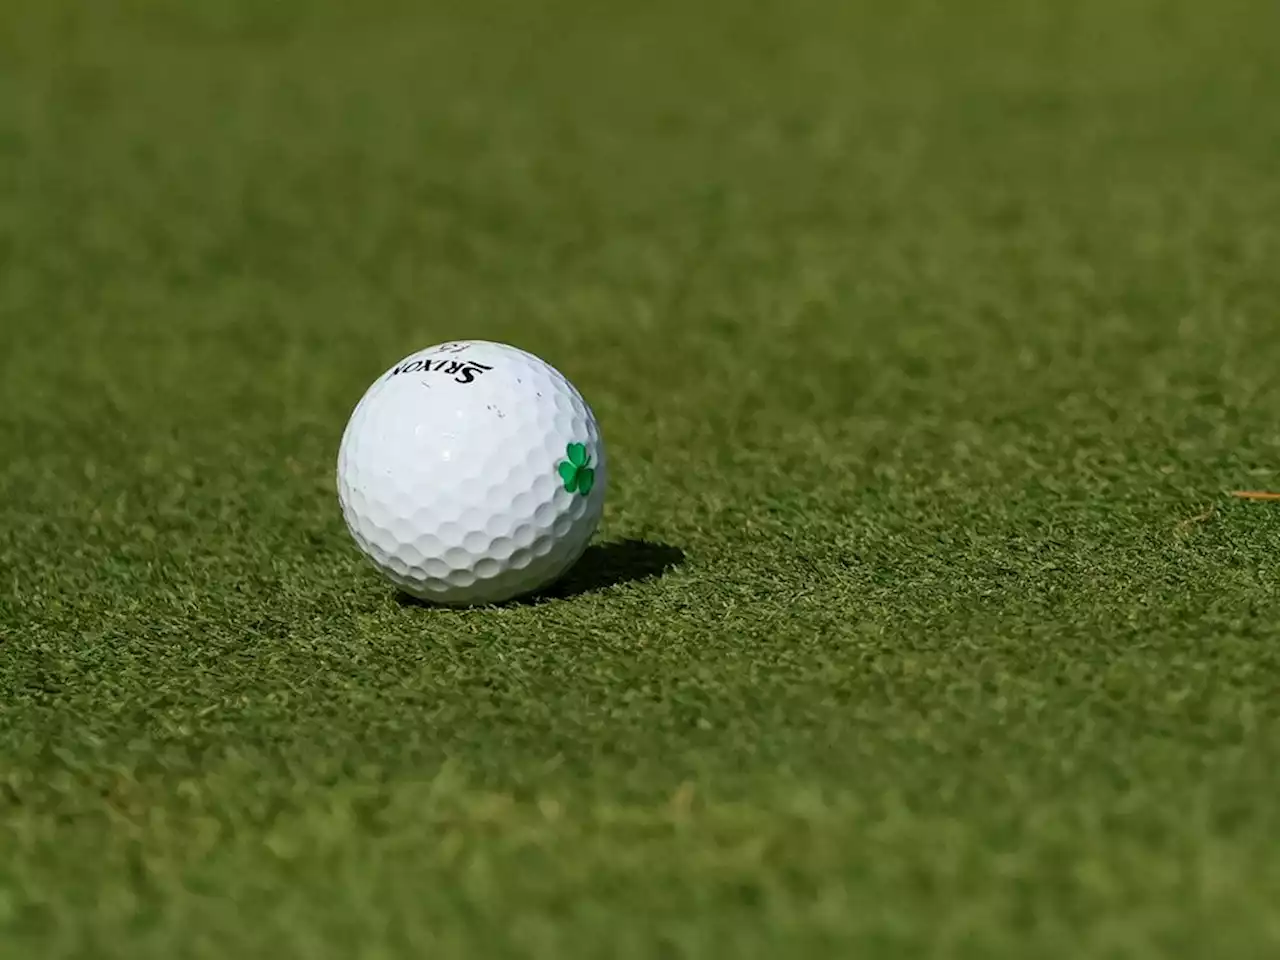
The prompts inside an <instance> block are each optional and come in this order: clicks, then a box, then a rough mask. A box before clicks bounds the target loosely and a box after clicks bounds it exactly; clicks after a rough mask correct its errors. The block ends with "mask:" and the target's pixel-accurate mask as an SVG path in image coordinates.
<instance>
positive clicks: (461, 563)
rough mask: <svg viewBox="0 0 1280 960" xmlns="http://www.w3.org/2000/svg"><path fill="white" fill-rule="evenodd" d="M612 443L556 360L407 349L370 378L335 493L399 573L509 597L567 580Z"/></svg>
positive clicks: (350, 521)
mask: <svg viewBox="0 0 1280 960" xmlns="http://www.w3.org/2000/svg"><path fill="white" fill-rule="evenodd" d="M607 480H608V475H607V472H606V463H605V453H604V445H603V443H602V442H601V439H600V430H599V428H598V426H597V425H596V419H595V417H594V415H593V414H592V412H591V408H590V407H588V406H587V403H586V401H585V400H583V398H582V395H581V394H580V393H578V391H577V389H575V388H574V386H573V384H571V383H570V382H569V381H568V380H566V379H565V378H564V377H563V376H562V375H561V374H560V373H559V372H558V371H557V370H555V369H554V368H553V367H551V366H550V365H549V364H547V363H546V362H544V361H543V360H540V359H539V358H538V357H535V356H534V355H533V354H531V353H527V352H525V351H524V350H520V349H518V348H516V347H512V346H508V345H506V344H501V343H492V342H489V341H485V340H465V341H454V342H450V343H442V344H438V345H436V346H434V347H428V348H427V349H425V350H422V351H419V352H418V353H415V354H413V355H412V356H408V357H406V358H405V359H403V360H401V361H400V362H399V363H397V364H396V365H395V366H393V367H392V368H391V369H390V370H388V371H387V372H386V373H384V374H383V375H382V376H381V377H379V378H378V380H377V381H376V382H375V383H374V384H373V386H371V387H370V388H369V390H368V391H367V392H366V393H365V395H364V397H363V398H361V400H360V402H359V404H357V406H356V408H355V411H354V412H353V413H352V414H351V420H350V422H348V424H347V428H346V431H345V433H344V434H343V437H342V445H341V449H340V450H339V453H338V499H339V501H340V503H341V505H342V514H343V517H344V518H345V520H346V523H347V527H348V529H350V531H351V535H352V536H353V537H354V538H355V541H356V543H357V544H358V545H359V547H360V549H361V550H362V551H363V552H364V553H365V554H366V555H367V556H368V557H369V559H370V560H372V561H373V563H374V565H375V566H376V567H377V568H378V569H379V570H381V571H382V573H383V574H385V575H386V576H387V577H388V578H389V579H390V580H391V581H392V582H393V583H395V584H396V585H397V586H399V587H400V588H401V589H402V590H404V591H405V592H406V593H408V594H410V595H412V596H415V597H418V598H420V599H423V600H427V601H432V602H435V603H440V604H447V605H469V604H485V603H501V602H502V601H504V600H509V599H512V598H514V597H517V596H520V595H522V594H527V593H530V592H532V591H536V590H539V589H541V588H543V587H546V586H548V585H549V584H551V583H552V582H554V581H555V580H557V579H559V577H560V576H561V575H563V574H564V573H565V572H566V571H567V570H568V569H569V568H570V567H571V566H573V564H574V563H575V562H577V560H578V559H579V558H580V557H581V556H582V553H583V551H584V550H585V549H586V547H587V544H588V542H589V541H590V540H591V537H592V535H593V534H594V533H595V530H596V527H597V525H598V524H599V522H600V516H601V514H602V512H603V508H604V495H605V487H606V485H607Z"/></svg>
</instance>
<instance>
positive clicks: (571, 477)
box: [558, 443, 596, 497]
mask: <svg viewBox="0 0 1280 960" xmlns="http://www.w3.org/2000/svg"><path fill="white" fill-rule="evenodd" d="M564 455H565V456H566V457H568V458H569V459H568V460H562V461H560V466H559V468H558V469H559V473H560V479H561V480H563V481H564V488H565V489H566V490H568V491H569V492H570V493H580V494H582V495H583V496H584V497H585V496H586V495H587V494H588V493H590V492H591V488H592V487H593V486H595V482H596V471H595V469H594V468H593V467H592V466H591V457H590V455H589V454H588V453H587V445H586V444H585V443H571V444H569V445H568V446H567V447H565V448H564Z"/></svg>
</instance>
